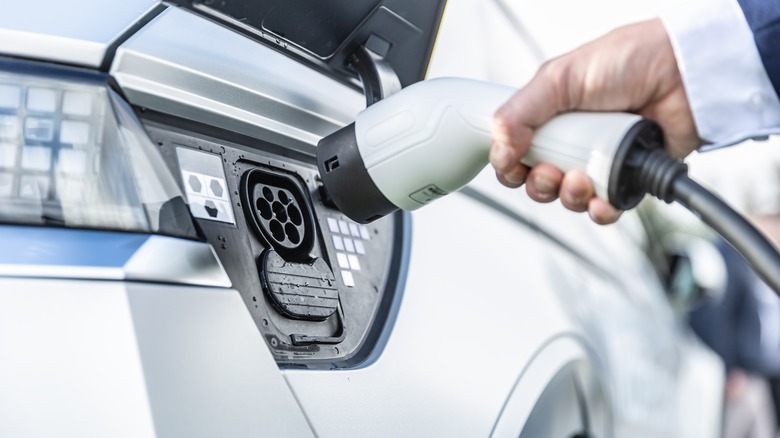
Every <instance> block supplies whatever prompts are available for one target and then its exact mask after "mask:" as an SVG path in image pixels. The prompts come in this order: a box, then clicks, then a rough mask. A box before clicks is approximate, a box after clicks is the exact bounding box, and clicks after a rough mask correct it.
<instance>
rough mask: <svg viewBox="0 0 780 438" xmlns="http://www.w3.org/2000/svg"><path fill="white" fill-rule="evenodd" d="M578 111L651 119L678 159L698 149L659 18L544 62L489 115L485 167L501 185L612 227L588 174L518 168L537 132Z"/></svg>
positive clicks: (609, 211) (612, 211) (612, 213)
mask: <svg viewBox="0 0 780 438" xmlns="http://www.w3.org/2000/svg"><path fill="white" fill-rule="evenodd" d="M575 110H578V111H628V112H633V113H636V114H639V115H641V116H643V117H645V118H648V119H651V120H654V121H656V122H657V123H658V124H659V125H661V128H663V130H664V137H665V139H664V140H665V141H666V148H667V151H668V152H670V153H671V154H672V155H674V156H677V157H684V156H686V155H688V153H690V152H691V151H693V150H694V149H695V148H696V147H698V146H699V145H700V144H701V141H700V139H699V136H698V134H697V132H696V126H695V125H694V121H693V116H692V114H691V110H690V107H689V105H688V99H687V97H686V94H685V90H684V89H683V83H682V79H681V77H680V72H679V69H678V67H677V61H676V59H675V57H674V51H673V49H672V45H671V42H670V41H669V37H668V36H667V33H666V30H665V29H664V26H663V24H662V23H661V20H660V19H653V20H648V21H643V22H639V23H635V24H631V25H628V26H624V27H621V28H618V29H616V30H614V31H612V32H610V33H608V34H606V35H604V36H603V37H601V38H599V39H596V40H594V41H592V42H590V43H588V44H586V45H584V46H582V47H580V48H578V49H576V50H574V51H572V52H569V53H567V54H565V55H563V56H561V57H559V58H555V59H553V60H551V61H548V62H547V63H545V64H544V65H543V66H542V67H541V68H540V69H539V71H538V72H537V73H536V76H534V78H533V79H532V80H531V82H530V83H529V84H528V85H526V86H525V87H524V88H522V89H521V90H519V91H518V92H517V93H516V94H515V95H514V96H512V98H510V99H509V101H508V102H506V103H505V104H504V105H503V106H502V107H501V108H499V110H498V111H497V112H496V114H495V116H494V127H493V146H492V148H491V151H490V162H491V163H492V164H493V167H495V169H496V176H497V177H498V179H499V181H501V183H502V184H504V185H506V186H508V187H513V188H514V187H519V186H521V185H522V184H523V183H525V184H526V191H527V192H528V195H529V196H530V197H531V198H532V199H534V200H536V201H538V202H552V201H554V200H555V199H557V198H558V197H560V199H561V203H562V204H563V205H564V206H565V207H566V208H568V209H570V210H572V211H577V212H584V211H588V213H589V214H590V217H591V219H592V220H593V221H594V222H596V223H599V224H608V223H612V222H615V221H616V220H617V219H618V217H619V216H620V213H621V212H620V211H619V210H617V209H616V208H614V207H613V206H612V205H611V204H609V202H608V201H607V200H605V199H602V198H599V197H596V196H595V190H594V188H593V184H592V183H591V181H590V179H589V178H588V176H587V175H586V174H585V173H583V172H580V171H570V172H567V173H566V174H565V175H564V174H563V172H561V171H560V170H559V169H558V168H556V167H555V166H553V165H550V164H547V163H539V164H537V165H535V166H534V167H533V169H530V170H529V169H528V168H527V167H526V166H525V165H523V164H520V158H521V157H522V156H523V155H524V154H525V152H526V151H528V148H529V147H530V144H531V139H532V137H533V133H534V130H535V129H536V128H537V127H539V126H541V125H543V124H544V123H545V122H547V121H548V120H549V119H551V118H552V117H554V116H555V115H556V114H560V113H563V112H567V111H575Z"/></svg>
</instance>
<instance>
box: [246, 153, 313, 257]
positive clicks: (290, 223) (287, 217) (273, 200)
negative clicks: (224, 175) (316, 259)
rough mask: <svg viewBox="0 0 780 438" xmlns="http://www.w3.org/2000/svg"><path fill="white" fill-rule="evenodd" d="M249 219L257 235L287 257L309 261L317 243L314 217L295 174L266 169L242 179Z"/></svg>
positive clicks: (250, 171)
mask: <svg viewBox="0 0 780 438" xmlns="http://www.w3.org/2000/svg"><path fill="white" fill-rule="evenodd" d="M241 198H242V205H243V207H244V211H245V213H246V217H247V222H249V225H250V228H252V230H253V231H254V233H255V234H256V235H257V237H258V238H260V239H261V240H264V241H266V242H268V244H269V245H270V246H271V247H273V249H274V250H276V251H277V252H278V253H279V254H280V255H281V256H282V257H283V258H284V259H285V260H288V261H298V262H303V261H308V260H309V259H310V258H311V256H310V254H311V250H312V246H313V245H314V240H315V237H314V229H315V228H314V216H313V215H312V212H311V209H310V208H309V203H308V202H307V200H306V197H305V196H304V191H303V187H302V185H301V183H300V182H299V181H298V180H297V179H296V178H295V177H294V176H293V175H289V174H286V173H283V172H279V171H274V170H270V169H264V168H255V169H251V170H249V171H247V172H246V173H245V174H244V175H243V177H242V179H241Z"/></svg>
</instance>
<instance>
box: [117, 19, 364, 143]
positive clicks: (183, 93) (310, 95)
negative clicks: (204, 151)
mask: <svg viewBox="0 0 780 438" xmlns="http://www.w3.org/2000/svg"><path fill="white" fill-rule="evenodd" d="M228 66H229V67H228ZM111 74H112V75H113V76H114V78H116V80H117V82H118V83H119V85H120V86H121V87H122V90H124V92H125V94H126V95H127V97H128V99H129V100H130V101H131V102H132V103H133V104H135V105H139V106H143V107H146V108H150V109H153V110H157V111H160V112H163V113H165V114H170V115H174V116H179V117H183V118H186V119H190V120H195V121H198V122H202V123H205V124H208V125H212V126H216V127H220V128H224V129H228V130H231V131H234V132H237V133H240V134H244V135H248V136H251V137H255V138H262V139H264V140H266V141H270V142H272V143H276V144H278V145H281V146H286V147H289V148H292V149H295V150H297V151H299V152H303V153H306V154H309V155H313V154H314V147H315V145H316V143H317V142H318V141H319V139H320V138H321V137H322V136H324V135H326V134H329V133H331V132H333V131H335V130H336V129H338V128H340V127H341V126H343V125H345V124H347V123H350V122H351V121H352V120H354V117H355V115H356V114H357V112H358V111H360V110H361V109H362V108H363V107H364V106H365V99H364V98H363V96H362V94H361V93H359V92H358V91H356V90H353V89H351V88H349V87H347V86H346V85H343V84H341V83H338V82H336V81H335V80H333V79H329V78H327V77H326V76H324V75H322V74H320V73H317V72H315V71H313V70H311V69H310V68H308V67H306V66H304V65H303V64H300V63H298V62H296V61H293V60H292V59H290V58H288V57H286V56H285V55H282V54H280V53H278V52H276V51H274V50H272V49H270V48H268V47H265V46H263V45H261V44H258V43H256V42H254V41H251V40H249V39H247V38H245V37H243V36H241V35H240V34H238V33H236V32H233V31H231V30H229V29H227V28H225V27H222V26H220V25H218V24H215V23H212V22H210V21H207V20H205V19H203V18H201V17H199V16H197V15H195V14H193V13H190V12H187V11H185V10H182V9H178V8H168V9H167V10H165V11H164V12H163V13H161V14H160V15H159V16H158V17H156V18H155V19H154V20H152V21H151V22H150V23H149V24H148V25H147V26H145V27H144V28H143V29H142V30H141V31H139V32H138V33H137V34H136V35H134V36H133V37H132V38H130V39H129V40H128V41H126V42H125V43H124V44H122V45H121V46H120V47H119V49H118V50H117V53H116V57H115V58H114V63H113V65H112V67H111Z"/></svg>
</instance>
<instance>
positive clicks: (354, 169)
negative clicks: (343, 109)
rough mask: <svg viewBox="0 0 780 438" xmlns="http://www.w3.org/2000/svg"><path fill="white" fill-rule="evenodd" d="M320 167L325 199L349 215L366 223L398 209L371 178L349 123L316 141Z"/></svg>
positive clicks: (353, 125)
mask: <svg viewBox="0 0 780 438" xmlns="http://www.w3.org/2000/svg"><path fill="white" fill-rule="evenodd" d="M317 167H318V168H319V171H320V178H321V179H322V184H323V186H324V187H323V190H321V191H320V193H323V194H324V195H325V196H324V197H323V199H327V202H331V203H332V204H333V205H335V206H336V207H337V208H338V209H339V210H340V211H341V212H342V213H344V214H345V215H346V216H347V217H348V218H350V219H352V220H353V221H355V222H359V223H361V224H367V223H369V222H373V221H375V220H376V219H379V218H381V217H383V216H386V215H388V214H390V213H392V212H394V211H396V210H398V207H396V206H395V205H394V204H393V203H391V202H390V201H389V200H388V199H387V198H386V197H385V195H384V194H382V192H381V191H380V190H379V188H378V187H377V186H376V184H375V183H374V180H373V179H371V175H369V173H368V170H366V165H365V163H364V162H363V157H362V156H361V155H360V150H359V149H358V145H357V138H356V137H355V124H354V123H352V124H349V125H347V126H345V127H343V128H341V129H339V130H338V131H336V132H334V133H333V134H330V135H328V136H326V137H324V138H323V139H322V140H320V142H319V143H318V144H317Z"/></svg>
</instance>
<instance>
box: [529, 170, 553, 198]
mask: <svg viewBox="0 0 780 438" xmlns="http://www.w3.org/2000/svg"><path fill="white" fill-rule="evenodd" d="M534 186H535V187H536V191H537V192H538V193H539V194H540V195H551V194H553V192H555V188H556V185H555V181H553V180H552V179H550V178H548V177H547V176H546V175H534Z"/></svg>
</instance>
